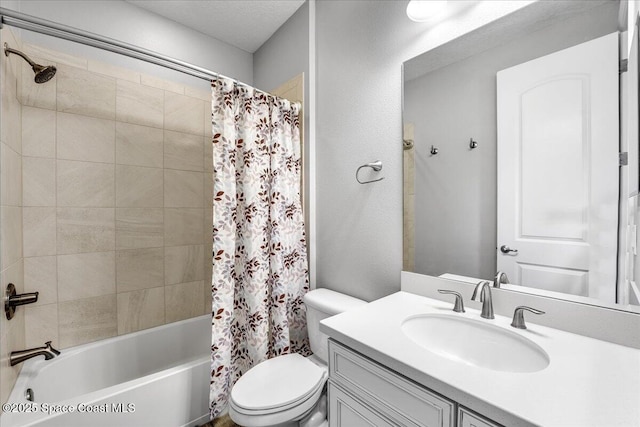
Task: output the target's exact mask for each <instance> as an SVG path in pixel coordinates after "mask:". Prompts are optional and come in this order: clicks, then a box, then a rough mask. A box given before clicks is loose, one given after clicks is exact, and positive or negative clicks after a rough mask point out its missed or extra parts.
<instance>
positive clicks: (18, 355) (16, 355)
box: [9, 341, 60, 366]
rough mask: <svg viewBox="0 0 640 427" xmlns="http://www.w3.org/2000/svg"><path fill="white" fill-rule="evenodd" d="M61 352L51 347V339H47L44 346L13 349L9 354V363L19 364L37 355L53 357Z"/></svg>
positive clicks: (47, 357)
mask: <svg viewBox="0 0 640 427" xmlns="http://www.w3.org/2000/svg"><path fill="white" fill-rule="evenodd" d="M59 354H60V352H59V351H58V350H56V349H55V348H53V347H51V341H47V342H46V343H44V347H36V348H30V349H27V350H21V351H12V352H11V354H10V355H9V364H10V365H11V366H13V365H17V364H18V363H22V362H24V361H25V360H28V359H31V358H32V357H36V356H44V358H45V360H49V359H53V358H54V357H56V356H57V355H59Z"/></svg>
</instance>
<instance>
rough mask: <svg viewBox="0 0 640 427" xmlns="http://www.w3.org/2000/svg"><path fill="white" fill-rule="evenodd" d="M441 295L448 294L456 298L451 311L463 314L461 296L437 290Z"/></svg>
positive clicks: (452, 292)
mask: <svg viewBox="0 0 640 427" xmlns="http://www.w3.org/2000/svg"><path fill="white" fill-rule="evenodd" d="M438 292H440V293H441V294H450V295H455V296H456V302H455V304H454V305H453V311H455V312H456V313H464V303H463V302H462V295H461V294H460V292H456V291H450V290H448V289H438Z"/></svg>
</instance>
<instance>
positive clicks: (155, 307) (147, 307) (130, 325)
mask: <svg viewBox="0 0 640 427" xmlns="http://www.w3.org/2000/svg"><path fill="white" fill-rule="evenodd" d="M164 306H165V304H164V287H159V288H151V289H144V290H140V291H133V292H124V293H120V294H118V334H119V335H122V334H127V333H129V332H135V331H140V330H142V329H147V328H152V327H154V326H158V325H162V324H164Z"/></svg>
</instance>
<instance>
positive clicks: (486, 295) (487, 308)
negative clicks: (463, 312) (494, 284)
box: [471, 280, 495, 319]
mask: <svg viewBox="0 0 640 427" xmlns="http://www.w3.org/2000/svg"><path fill="white" fill-rule="evenodd" d="M471 299H472V300H473V301H481V302H482V313H481V314H480V316H481V317H483V318H485V319H494V318H495V316H494V315H493V301H492V300H491V282H489V281H487V280H481V281H479V282H478V283H477V284H476V287H475V289H474V290H473V295H472V296H471Z"/></svg>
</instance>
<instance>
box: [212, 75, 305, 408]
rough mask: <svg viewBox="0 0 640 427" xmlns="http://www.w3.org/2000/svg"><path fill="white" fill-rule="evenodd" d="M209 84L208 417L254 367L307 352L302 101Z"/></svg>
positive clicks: (221, 82) (224, 80)
mask: <svg viewBox="0 0 640 427" xmlns="http://www.w3.org/2000/svg"><path fill="white" fill-rule="evenodd" d="M211 87H212V104H211V106H212V124H213V135H214V136H213V167H214V187H213V198H214V201H213V206H214V207H213V274H212V280H211V282H212V297H213V302H212V328H211V333H212V341H211V343H212V345H211V389H210V401H211V406H210V408H211V416H212V417H216V416H217V415H218V414H219V413H220V412H221V411H222V410H223V409H224V408H225V406H226V404H227V400H228V397H229V393H230V391H231V387H232V386H233V384H234V383H235V382H236V380H237V379H238V378H239V377H240V376H241V375H242V374H243V373H245V372H246V371H247V370H248V369H249V368H251V367H252V366H254V365H256V364H258V363H260V362H262V361H264V360H266V359H268V358H271V357H274V356H278V355H281V354H286V353H292V352H297V353H301V354H303V355H306V354H308V353H309V352H310V351H309V345H308V338H307V331H306V317H305V310H304V304H303V301H302V298H303V296H304V294H305V293H306V292H307V291H308V290H309V280H308V269H307V249H306V242H305V233H304V216H303V213H302V206H301V201H300V169H301V159H300V131H299V129H300V124H299V119H298V112H299V105H298V104H295V103H290V102H289V101H287V100H285V99H281V98H278V97H274V96H271V95H268V94H265V93H263V92H260V91H258V90H255V89H253V88H250V87H245V86H240V85H238V84H235V83H234V82H233V81H232V80H230V79H227V78H222V77H220V78H217V79H214V80H213V81H212V82H211Z"/></svg>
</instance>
